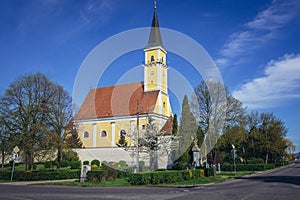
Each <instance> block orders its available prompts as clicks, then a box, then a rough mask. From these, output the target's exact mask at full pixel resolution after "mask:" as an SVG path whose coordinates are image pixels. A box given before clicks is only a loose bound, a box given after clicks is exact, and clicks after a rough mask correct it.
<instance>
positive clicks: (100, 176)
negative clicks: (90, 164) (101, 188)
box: [87, 170, 108, 183]
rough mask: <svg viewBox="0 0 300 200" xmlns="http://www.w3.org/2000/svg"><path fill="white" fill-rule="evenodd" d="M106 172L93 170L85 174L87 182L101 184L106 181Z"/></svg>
mask: <svg viewBox="0 0 300 200" xmlns="http://www.w3.org/2000/svg"><path fill="white" fill-rule="evenodd" d="M107 176H108V172H107V171H106V170H93V171H88V172H87V180H88V181H89V182H93V183H103V182H105V181H106V180H107Z"/></svg>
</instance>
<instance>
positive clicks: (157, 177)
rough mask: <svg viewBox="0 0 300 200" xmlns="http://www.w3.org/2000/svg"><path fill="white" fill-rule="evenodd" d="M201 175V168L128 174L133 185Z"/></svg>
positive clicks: (171, 180) (179, 179)
mask: <svg viewBox="0 0 300 200" xmlns="http://www.w3.org/2000/svg"><path fill="white" fill-rule="evenodd" d="M199 177H200V170H183V171H175V170H172V171H156V172H144V173H135V174H128V182H129V183H130V184H132V185H147V184H161V183H176V182H180V181H185V180H190V179H196V178H199Z"/></svg>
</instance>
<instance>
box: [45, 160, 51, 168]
mask: <svg viewBox="0 0 300 200" xmlns="http://www.w3.org/2000/svg"><path fill="white" fill-rule="evenodd" d="M44 167H45V168H46V169H50V168H51V167H52V161H46V162H45V163H44Z"/></svg>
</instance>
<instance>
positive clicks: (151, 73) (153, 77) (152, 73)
mask: <svg viewBox="0 0 300 200" xmlns="http://www.w3.org/2000/svg"><path fill="white" fill-rule="evenodd" d="M147 70H148V73H147V76H148V89H149V90H157V73H158V71H157V67H155V66H151V67H148V68H147Z"/></svg>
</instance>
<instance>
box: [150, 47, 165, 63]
mask: <svg viewBox="0 0 300 200" xmlns="http://www.w3.org/2000/svg"><path fill="white" fill-rule="evenodd" d="M151 56H154V61H158V60H159V61H163V63H164V64H166V53H165V52H164V51H162V50H161V49H153V50H147V51H146V56H145V57H146V64H149V63H151Z"/></svg>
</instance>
